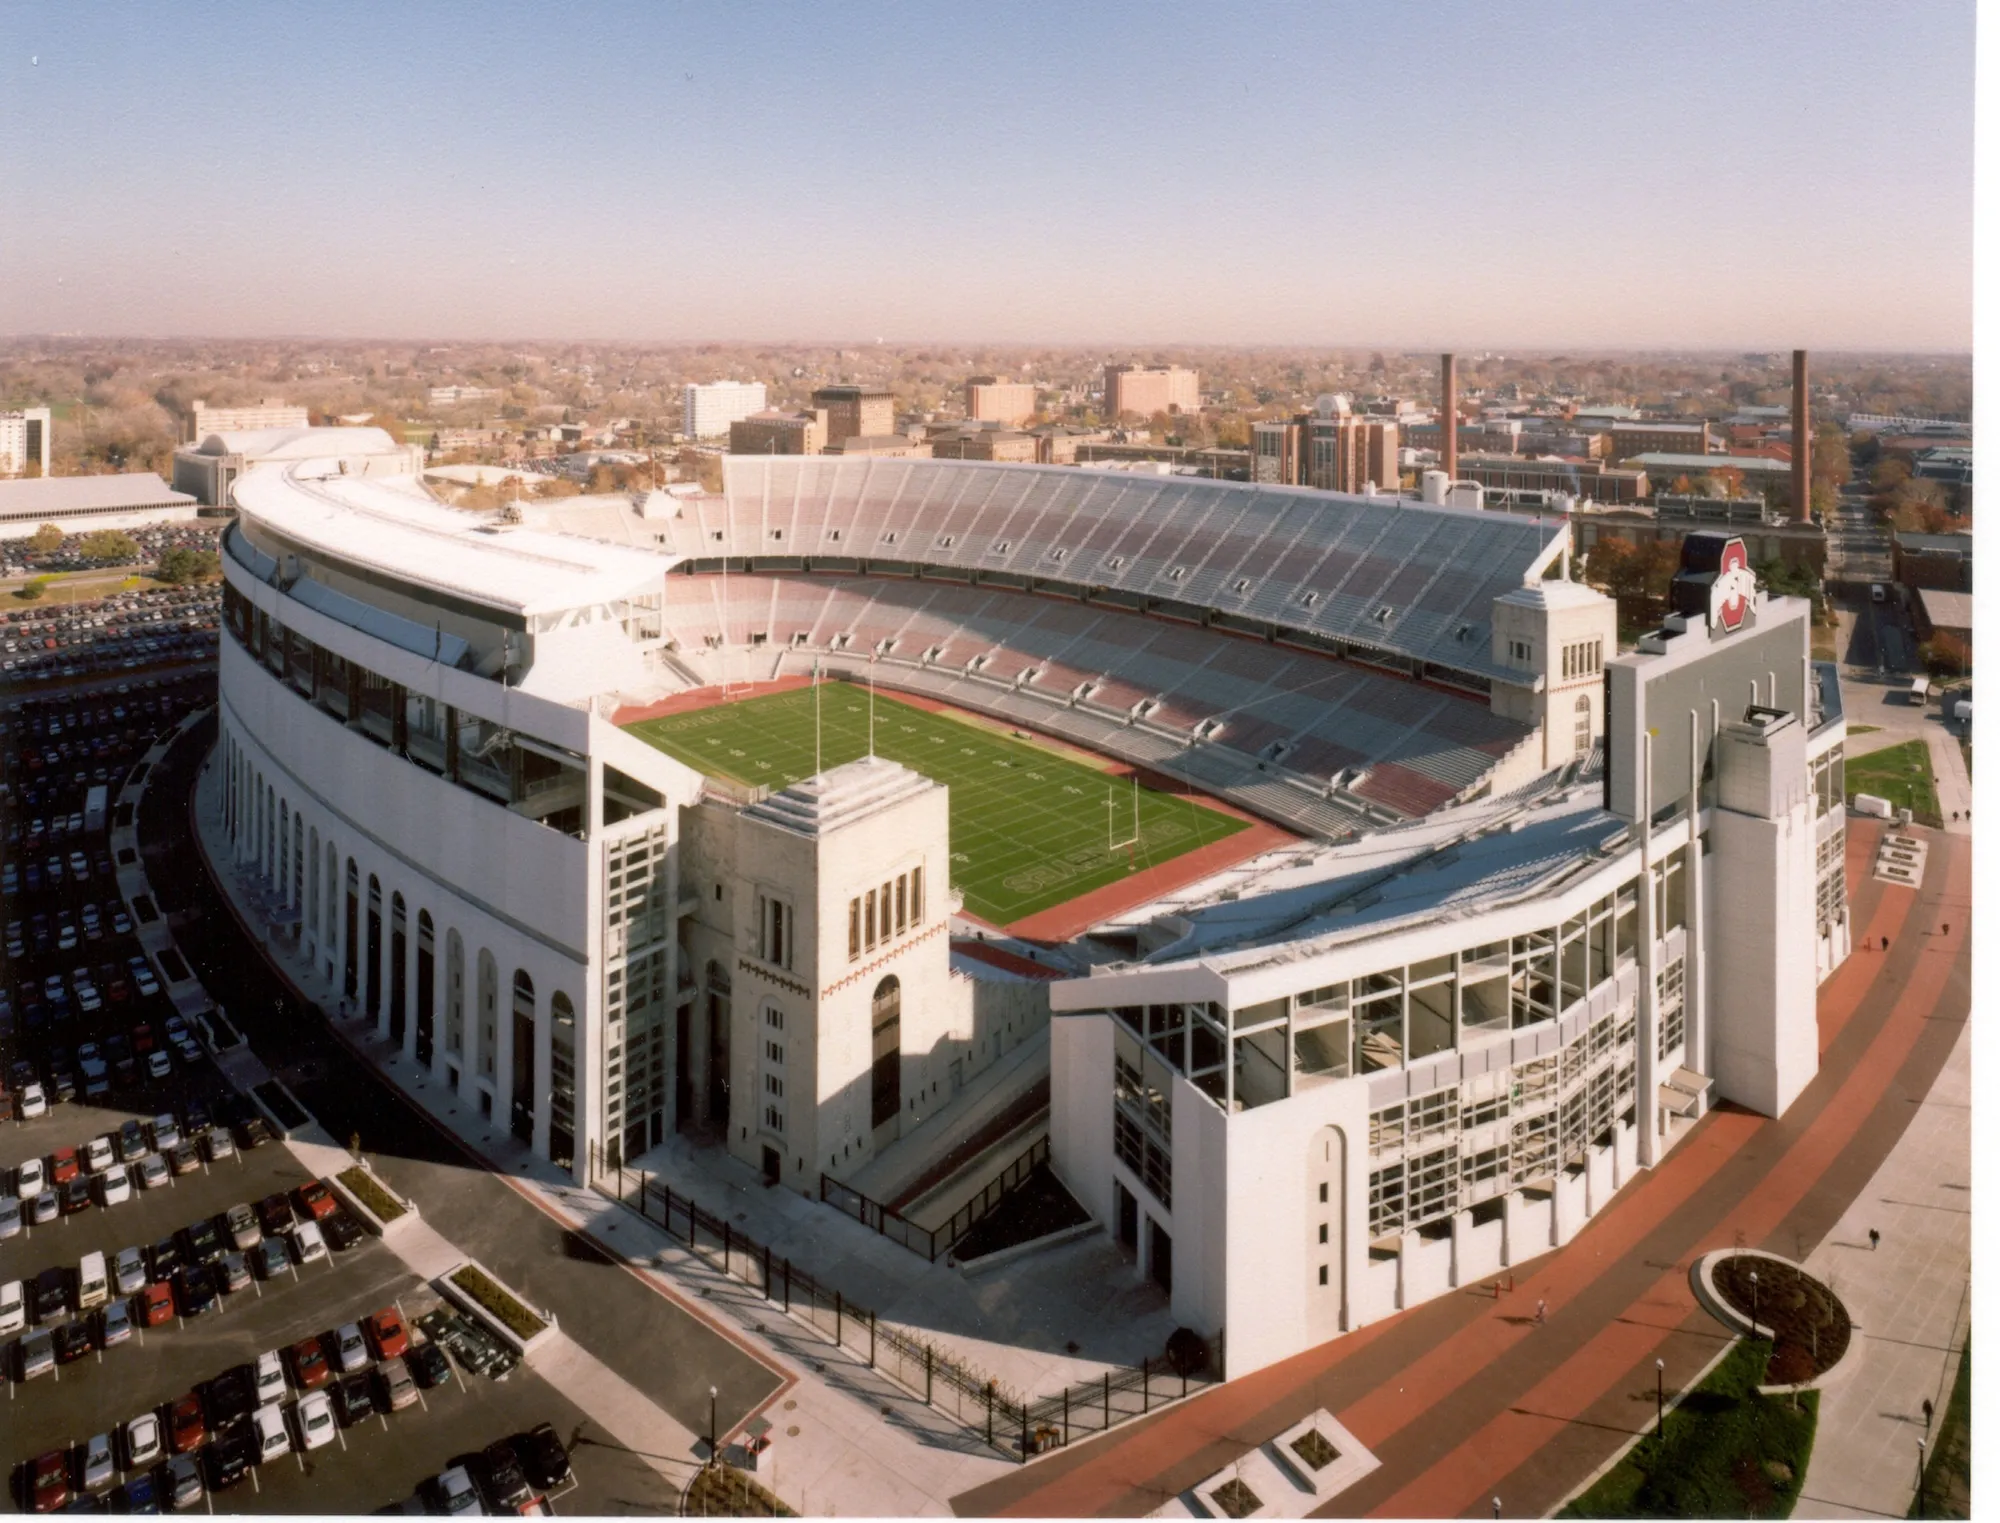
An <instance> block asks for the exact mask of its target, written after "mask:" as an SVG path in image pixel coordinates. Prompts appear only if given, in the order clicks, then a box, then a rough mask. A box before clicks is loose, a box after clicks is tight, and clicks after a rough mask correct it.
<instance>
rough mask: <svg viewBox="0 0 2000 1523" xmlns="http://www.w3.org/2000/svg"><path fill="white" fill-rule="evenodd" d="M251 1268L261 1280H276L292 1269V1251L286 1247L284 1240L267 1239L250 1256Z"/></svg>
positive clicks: (279, 1238) (277, 1238) (276, 1238)
mask: <svg viewBox="0 0 2000 1523" xmlns="http://www.w3.org/2000/svg"><path fill="white" fill-rule="evenodd" d="M250 1267H251V1268H252V1269H254V1270H255V1271H256V1272H257V1274H258V1276H259V1277H260V1278H263V1279H266V1280H272V1279H276V1278H277V1277H278V1276H279V1275H281V1274H283V1273H284V1272H285V1271H286V1270H287V1269H289V1268H291V1267H292V1254H291V1250H290V1249H289V1248H287V1247H286V1246H285V1240H284V1239H283V1238H281V1237H267V1238H265V1239H264V1241H263V1242H261V1243H259V1244H258V1245H257V1248H256V1251H255V1252H254V1253H252V1254H251V1255H250Z"/></svg>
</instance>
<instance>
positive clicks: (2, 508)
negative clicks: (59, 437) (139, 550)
mask: <svg viewBox="0 0 2000 1523" xmlns="http://www.w3.org/2000/svg"><path fill="white" fill-rule="evenodd" d="M199 509H200V504H199V503H197V502H196V501H195V500H194V498H192V497H190V496H189V495H188V494H187V493H185V492H176V491H174V490H172V489H171V488H170V487H168V485H167V484H166V483H165V482H164V481H162V480H160V478H159V476H158V475H157V474H155V473H154V472H152V471H128V472H125V473H124V474H122V475H117V476H41V477H36V478H33V479H30V480H26V481H0V539H20V538H24V537H25V536H27V535H30V534H33V533H34V532H35V531H36V530H37V529H39V528H40V527H41V526H42V525H43V524H54V525H55V526H56V527H57V528H58V529H61V530H62V531H63V533H65V534H89V533H91V532H93V531H95V530H98V529H150V528H152V527H153V526H154V525H156V524H163V523H180V522H186V521H190V520H192V519H193V518H194V517H195V516H196V514H197V512H198V511H199Z"/></svg>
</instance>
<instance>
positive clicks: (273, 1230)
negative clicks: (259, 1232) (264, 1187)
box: [257, 1191, 294, 1237]
mask: <svg viewBox="0 0 2000 1523" xmlns="http://www.w3.org/2000/svg"><path fill="white" fill-rule="evenodd" d="M293 1221H294V1218H293V1216H292V1203H291V1202H290V1201H289V1200H287V1199H286V1198H285V1197H284V1196H283V1195H282V1194H281V1193H279V1192H277V1191H273V1192H272V1193H271V1194H269V1195H267V1196H265V1197H264V1198H263V1199H262V1200H260V1201H258V1202H257V1224H258V1226H260V1227H262V1228H263V1229H264V1236H266V1237H271V1236H274V1235H275V1234H277V1233H280V1232H290V1231H291V1230H292V1224H293Z"/></svg>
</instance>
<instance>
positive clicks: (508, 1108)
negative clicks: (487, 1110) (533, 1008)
mask: <svg viewBox="0 0 2000 1523" xmlns="http://www.w3.org/2000/svg"><path fill="white" fill-rule="evenodd" d="M493 1123H494V1125H495V1126H497V1127H498V1128H499V1129H500V1131H501V1132H502V1134H503V1135H511V1134H512V1132H513V1127H514V986H513V975H512V974H511V973H509V972H508V971H507V970H506V969H505V968H502V967H500V966H499V965H498V963H497V960H496V963H495V967H494V970H493Z"/></svg>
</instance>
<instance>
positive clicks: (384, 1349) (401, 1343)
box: [361, 1306, 410, 1359]
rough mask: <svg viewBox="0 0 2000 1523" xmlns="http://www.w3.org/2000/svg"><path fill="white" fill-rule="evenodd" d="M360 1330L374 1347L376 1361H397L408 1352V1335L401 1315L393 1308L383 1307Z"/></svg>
mask: <svg viewBox="0 0 2000 1523" xmlns="http://www.w3.org/2000/svg"><path fill="white" fill-rule="evenodd" d="M361 1330H362V1332H364V1333H366V1334H367V1335H368V1341H369V1342H370V1343H372V1344H373V1345H374V1346H375V1357H376V1358H377V1359H399V1358H401V1357H402V1356H403V1355H404V1354H407V1353H408V1352H409V1351H410V1334H409V1330H408V1329H407V1328H405V1327H404V1326H403V1314H402V1313H401V1312H399V1311H397V1310H396V1308H395V1307H393V1306H385V1307H383V1308H382V1309H381V1310H380V1311H378V1312H377V1313H375V1315H374V1316H372V1317H370V1318H369V1319H368V1320H367V1321H366V1322H364V1323H362V1324H361Z"/></svg>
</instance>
